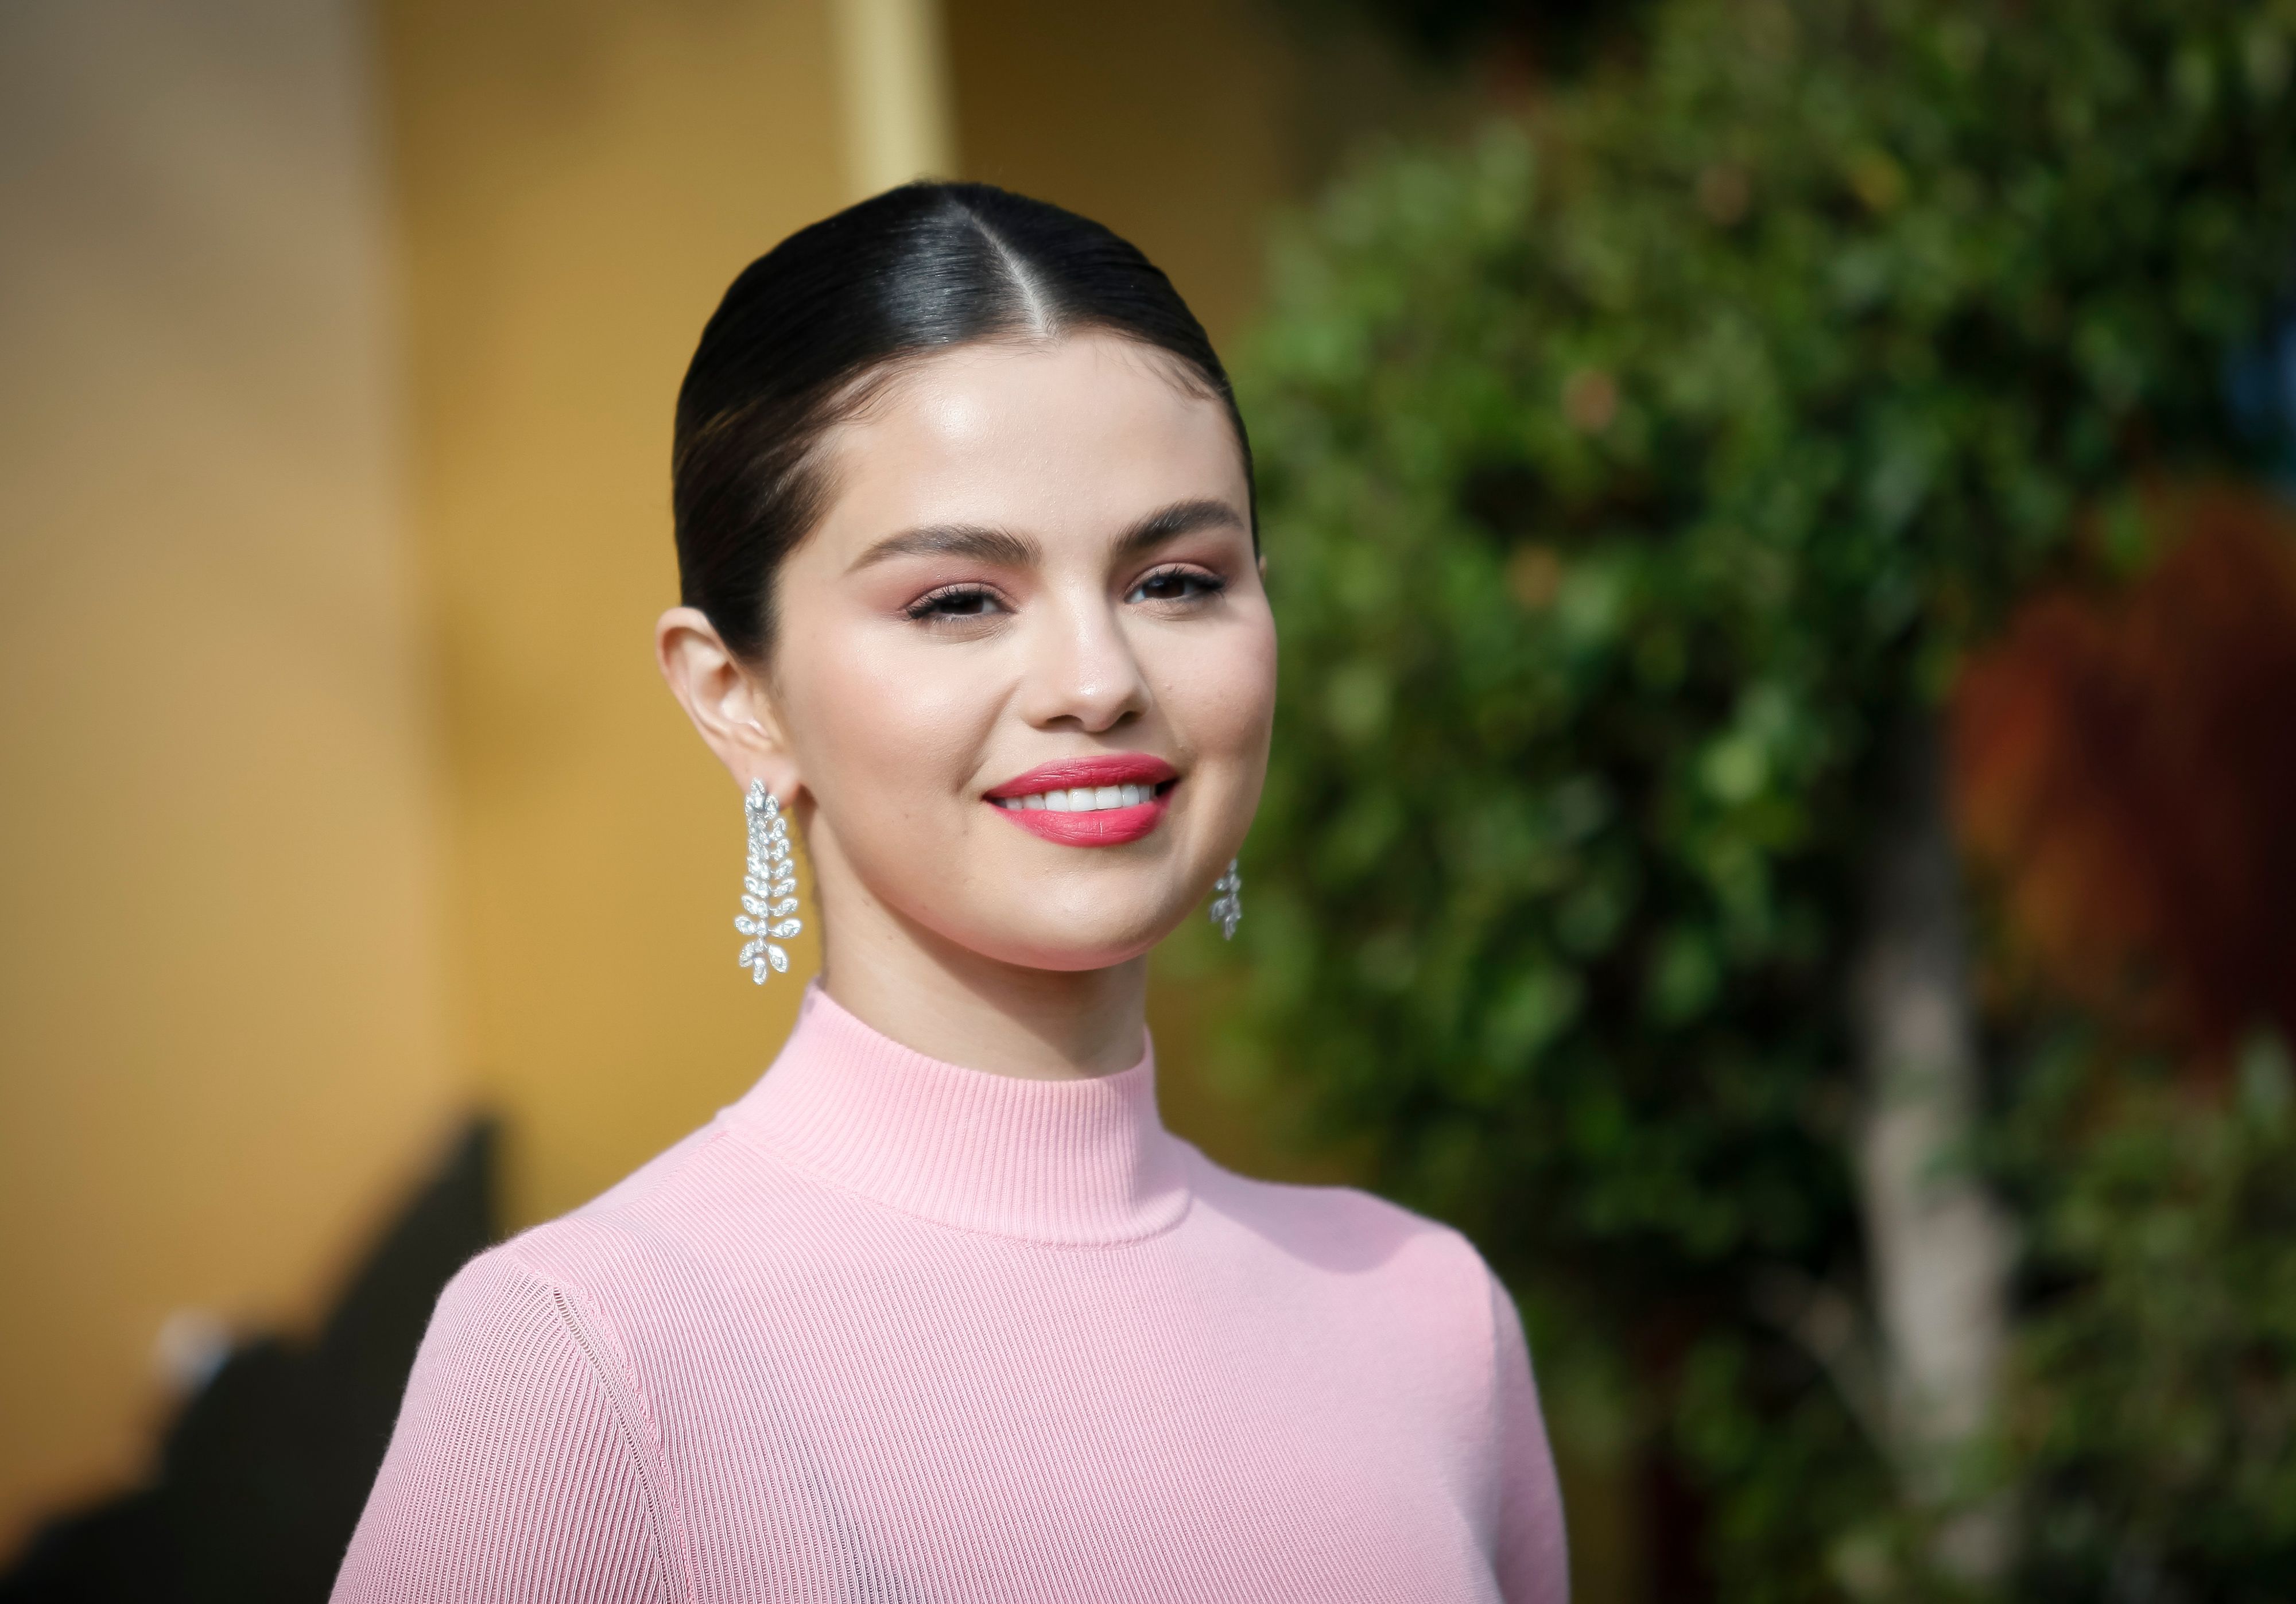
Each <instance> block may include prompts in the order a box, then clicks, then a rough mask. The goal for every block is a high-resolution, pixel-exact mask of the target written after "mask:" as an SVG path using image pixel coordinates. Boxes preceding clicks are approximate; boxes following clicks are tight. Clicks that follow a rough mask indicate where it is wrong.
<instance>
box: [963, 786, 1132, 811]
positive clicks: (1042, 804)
mask: <svg viewBox="0 0 2296 1604" xmlns="http://www.w3.org/2000/svg"><path fill="white" fill-rule="evenodd" d="M1155 794H1156V788H1155V787H1154V786H1152V785H1099V786H1092V785H1078V786H1074V787H1071V788H1070V789H1069V790H1050V791H1032V792H1030V793H1029V795H1028V796H1025V797H991V798H988V799H989V800H990V801H991V802H993V803H995V804H996V806H999V807H1011V808H1021V809H1024V810H1026V811H1027V812H1029V813H1036V812H1037V811H1039V810H1041V811H1043V812H1046V813H1095V812H1101V811H1104V810H1106V809H1108V808H1111V807H1137V806H1140V805H1141V804H1142V803H1143V802H1145V801H1147V800H1148V799H1149V798H1152V797H1153V796H1155Z"/></svg>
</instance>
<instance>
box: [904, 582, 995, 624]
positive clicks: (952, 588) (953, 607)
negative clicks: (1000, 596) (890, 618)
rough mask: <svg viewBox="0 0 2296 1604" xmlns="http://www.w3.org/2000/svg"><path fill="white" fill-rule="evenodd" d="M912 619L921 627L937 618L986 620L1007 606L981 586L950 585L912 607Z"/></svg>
mask: <svg viewBox="0 0 2296 1604" xmlns="http://www.w3.org/2000/svg"><path fill="white" fill-rule="evenodd" d="M1004 610H1005V604H1004V603H1003V602H1002V601H998V600H997V598H996V593H995V592H994V591H992V590H990V589H989V588H988V586H986V585H945V586H943V587H942V588H941V589H939V590H937V591H930V592H928V593H925V594H924V595H922V596H919V597H918V598H917V599H916V600H915V601H912V602H910V603H909V605H908V608H907V612H908V615H909V617H910V618H914V619H915V620H917V622H919V623H921V624H925V623H931V622H932V621H933V620H934V619H937V618H988V617H990V616H992V615H994V614H996V613H1000V612H1003V611H1004Z"/></svg>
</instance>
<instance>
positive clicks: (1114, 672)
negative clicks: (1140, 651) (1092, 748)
mask: <svg viewBox="0 0 2296 1604" xmlns="http://www.w3.org/2000/svg"><path fill="white" fill-rule="evenodd" d="M1037 618H1038V620H1039V621H1040V624H1041V626H1042V627H1041V631H1040V633H1039V634H1038V638H1037V640H1035V641H1034V642H1031V645H1032V650H1031V651H1030V653H1029V667H1028V675H1027V678H1026V680H1025V682H1024V683H1022V685H1021V696H1020V710H1021V716H1023V717H1025V718H1027V719H1028V721H1029V723H1030V724H1034V725H1036V726H1037V728H1039V729H1062V728H1066V729H1073V730H1082V731H1084V732H1086V733H1087V734H1093V735H1097V734H1099V733H1101V732H1103V731H1107V730H1112V729H1114V728H1116V727H1117V726H1118V725H1119V724H1124V723H1125V722H1126V721H1128V720H1129V719H1134V718H1137V717H1139V716H1140V715H1142V714H1143V713H1144V712H1146V711H1147V710H1148V705H1149V701H1150V693H1149V690H1148V680H1147V676H1146V675H1144V674H1142V673H1141V671H1140V659H1138V658H1137V657H1136V655H1134V652H1133V650H1132V642H1130V641H1128V639H1126V638H1125V634H1124V628H1123V626H1122V623H1121V622H1120V621H1119V618H1117V616H1116V613H1115V610H1114V609H1113V608H1112V607H1111V605H1110V603H1109V601H1107V599H1106V598H1104V597H1103V596H1100V595H1097V594H1087V595H1073V596H1068V597H1063V598H1062V599H1061V600H1060V601H1059V602H1058V603H1056V604H1055V605H1053V606H1050V607H1043V608H1040V609H1039V610H1037Z"/></svg>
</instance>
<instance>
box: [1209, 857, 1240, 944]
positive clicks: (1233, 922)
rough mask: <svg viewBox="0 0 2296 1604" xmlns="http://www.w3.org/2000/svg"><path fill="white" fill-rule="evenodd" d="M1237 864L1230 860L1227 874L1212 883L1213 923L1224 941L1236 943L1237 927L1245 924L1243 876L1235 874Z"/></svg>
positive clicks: (1234, 860) (1232, 859)
mask: <svg viewBox="0 0 2296 1604" xmlns="http://www.w3.org/2000/svg"><path fill="white" fill-rule="evenodd" d="M1236 862H1237V860H1236V859H1234V858H1230V859H1228V861H1227V872H1226V874H1223V875H1221V876H1220V877H1219V879H1218V880H1214V881H1213V882H1212V890H1213V892H1214V893H1215V895H1214V896H1213V897H1212V905H1211V910H1210V912H1211V921H1212V922H1213V923H1214V924H1216V925H1218V926H1219V933H1220V939H1221V940H1223V941H1234V939H1235V927H1236V926H1238V925H1240V924H1242V922H1243V876H1242V875H1241V874H1238V873H1237V872H1235V865H1236Z"/></svg>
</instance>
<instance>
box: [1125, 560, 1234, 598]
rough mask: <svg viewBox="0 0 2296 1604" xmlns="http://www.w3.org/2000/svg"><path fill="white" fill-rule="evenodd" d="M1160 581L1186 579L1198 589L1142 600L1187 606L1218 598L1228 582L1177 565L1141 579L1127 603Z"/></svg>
mask: <svg viewBox="0 0 2296 1604" xmlns="http://www.w3.org/2000/svg"><path fill="white" fill-rule="evenodd" d="M1159 579H1185V580H1187V581H1189V582H1190V583H1191V584H1193V585H1194V586H1195V587H1196V588H1195V589H1194V590H1193V591H1191V592H1190V593H1187V594H1186V595H1183V596H1157V597H1154V598H1149V597H1142V600H1144V601H1147V600H1154V601H1168V602H1169V601H1177V602H1179V603H1182V604H1184V605H1185V603H1187V602H1190V601H1202V600H1203V599H1205V598H1206V597H1209V596H1217V595H1218V594H1219V593H1220V592H1222V591H1224V590H1226V588H1227V581H1226V580H1225V579H1223V578H1221V577H1219V576H1218V574H1214V573H1209V572H1207V571H1205V570H1204V569H1200V568H1182V567H1180V566H1178V565H1177V564H1175V565H1173V566H1171V567H1169V568H1160V569H1155V570H1153V571H1152V572H1151V573H1148V574H1146V575H1144V576H1143V577H1141V580H1140V583H1139V584H1137V585H1134V586H1133V587H1132V590H1131V593H1130V594H1128V595H1127V596H1126V597H1125V598H1124V599H1125V600H1126V601H1131V600H1132V598H1133V597H1134V596H1138V595H1140V593H1141V592H1143V591H1144V590H1146V589H1147V588H1148V587H1149V586H1150V585H1153V584H1155V583H1156V582H1157V581H1158V580H1159Z"/></svg>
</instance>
